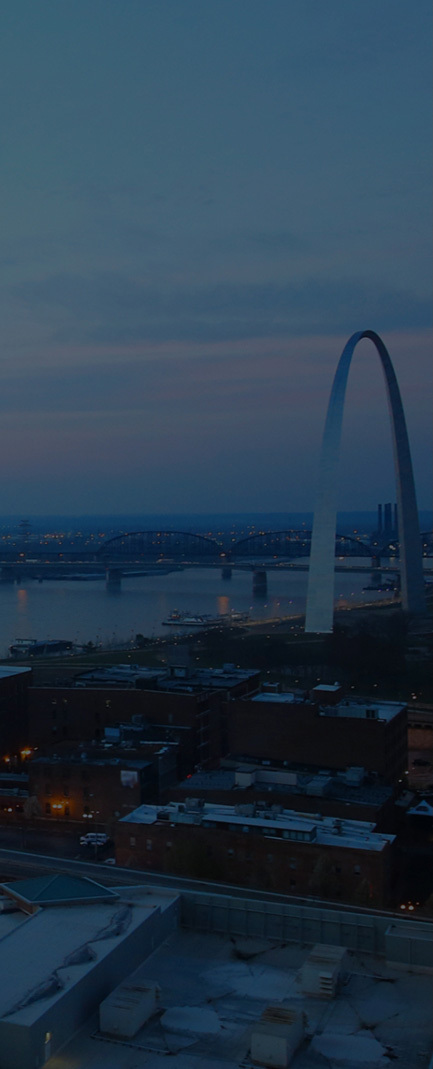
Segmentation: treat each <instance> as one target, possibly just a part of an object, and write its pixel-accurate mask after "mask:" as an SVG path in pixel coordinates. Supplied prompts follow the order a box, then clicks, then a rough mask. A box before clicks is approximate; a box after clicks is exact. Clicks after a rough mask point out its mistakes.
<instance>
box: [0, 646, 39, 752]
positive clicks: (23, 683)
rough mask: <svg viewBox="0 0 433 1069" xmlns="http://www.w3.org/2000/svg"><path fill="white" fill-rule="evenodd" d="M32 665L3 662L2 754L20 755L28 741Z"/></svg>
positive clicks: (0, 693) (0, 677)
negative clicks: (22, 665)
mask: <svg viewBox="0 0 433 1069" xmlns="http://www.w3.org/2000/svg"><path fill="white" fill-rule="evenodd" d="M31 678H32V670H31V668H17V667H15V666H14V667H9V665H0V757H2V758H5V757H15V756H18V755H19V753H20V750H23V749H24V748H26V747H28V745H29V721H28V694H29V684H30V682H31Z"/></svg>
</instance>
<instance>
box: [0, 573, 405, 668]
mask: <svg viewBox="0 0 433 1069" xmlns="http://www.w3.org/2000/svg"><path fill="white" fill-rule="evenodd" d="M363 563H365V562H363ZM267 576H268V581H267V594H266V595H265V596H263V595H253V592H252V574H251V572H250V571H241V570H236V569H233V572H232V578H231V579H223V578H222V575H221V571H220V569H219V568H185V570H183V571H173V572H170V573H169V574H166V575H160V576H154V575H148V576H142V577H139V578H124V579H122V583H121V586H120V588H107V586H106V584H105V582H104V580H95V581H89V582H87V581H86V582H70V581H63V580H52V581H46V582H43V583H39V582H37V581H33V580H29V581H26V582H21V583H19V584H16V583H1V584H0V657H5V656H7V652H8V647H9V645H10V644H11V642H13V641H15V640H16V639H23V638H35V639H39V640H45V639H59V638H62V639H69V640H72V641H73V642H75V643H78V644H81V643H85V642H89V641H91V642H94V643H98V644H99V643H102V644H103V645H104V646H108V647H110V646H112V647H114V646H116V645H117V644H120V643H124V642H125V643H126V642H132V641H133V639H134V636H135V635H136V634H137V633H139V632H141V634H143V635H145V636H148V637H151V636H153V635H162V634H164V633H165V634H166V635H167V634H170V632H172V631H173V628H167V627H164V626H163V623H162V621H163V620H164V619H165V618H166V617H167V616H168V614H169V613H170V612H172V611H173V610H174V609H179V610H180V611H188V612H195V613H209V614H212V615H217V614H223V613H229V612H230V610H231V609H233V610H235V611H241V612H249V613H250V616H251V619H253V620H266V619H271V618H275V617H280V616H290V615H292V614H293V615H296V614H298V613H303V612H304V611H305V598H306V589H307V572H306V571H288V570H283V569H275V570H269V571H268V573H267ZM368 576H369V573H368V572H367V573H366V574H364V575H362V574H360V573H356V572H348V574H347V575H346V574H344V573H341V572H337V573H336V582H335V595H336V604H337V605H340V606H342V605H348V606H350V605H354V604H359V603H360V602H363V601H370V602H371V601H376V600H378V599H380V598H385V597H389V596H390V595H386V594H378V593H375V592H372V591H368V592H365V593H363V592H362V587H363V586H364V584H365V583H368V581H369V579H368Z"/></svg>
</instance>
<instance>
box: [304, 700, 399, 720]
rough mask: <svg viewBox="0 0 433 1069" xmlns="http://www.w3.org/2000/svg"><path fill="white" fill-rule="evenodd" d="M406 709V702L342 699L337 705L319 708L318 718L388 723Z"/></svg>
mask: <svg viewBox="0 0 433 1069" xmlns="http://www.w3.org/2000/svg"><path fill="white" fill-rule="evenodd" d="M406 708H407V703H406V702H384V701H378V702H376V701H371V702H370V701H356V699H352V700H351V699H348V698H344V700H343V701H342V702H338V704H337V705H326V706H324V707H323V706H321V708H320V712H319V715H320V716H330V717H331V716H340V717H348V718H353V719H366V720H385V721H386V722H387V723H389V722H390V721H391V720H393V719H394V717H395V716H397V715H398V714H399V713H402V712H404V710H405V709H406Z"/></svg>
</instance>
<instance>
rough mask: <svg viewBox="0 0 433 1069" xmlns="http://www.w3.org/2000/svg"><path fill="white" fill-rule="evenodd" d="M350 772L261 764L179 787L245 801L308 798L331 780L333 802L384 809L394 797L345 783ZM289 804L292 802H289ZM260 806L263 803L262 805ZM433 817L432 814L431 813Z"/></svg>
mask: <svg viewBox="0 0 433 1069" xmlns="http://www.w3.org/2000/svg"><path fill="white" fill-rule="evenodd" d="M274 772H275V773H276V776H275V779H274V780H272V779H270V778H267V779H260V773H265V774H266V773H268V774H269V773H271V774H272V773H274ZM238 773H241V774H242V773H246V774H248V773H253V775H254V776H257V778H255V780H254V782H253V784H252V785H251V786H249V785H247V786H243V785H240V784H238V783H237V782H236V776H237V774H238ZM279 773H287V776H289V775H290V773H295V775H296V783H284V782H282V783H281V782H280V781H279V779H278V774H279ZM346 775H347V772H346V771H344V772H340V771H338V772H337V771H336V770H335V769H327V770H326V775H323V773H322V771H321V772H320V775H318V769H317V768H316V767H311V768H308V767H307V766H300V765H296V763H293V764H290V763H289V764H288V765H286V766H285V767H284V768H283V767H275V765H262V764H259V763H256V764H253V763H248V764H244V763H241V762H239V764H238V765H237V766H235V767H233V768H217V769H206V770H204V771H202V772H194V773H193V774H192V775H191V776H189V777H188V778H187V779H184V780H182V782H181V783H180V784H179V785H178V787H180V788H181V789H182V790H185V791H187V790H188V791H189V792H190V793H191V792H194V791H196V790H197V791H231V790H232V791H234V792H235V794H236V796H237V795H238V794H239V795H240V797H242V794H243V793H244V791H246V790H247V791H254V792H256V793H258V792H260V791H262V792H263V793H266V794H268V793H269V794H284V795H291V794H297V795H299V794H300V795H302V794H303V795H306V796H308V794H309V788H310V787H311V785H312V784H313V782H314V783H317V782H321V781H322V779H325V780H326V779H330V781H331V786H330V790H329V793H328V794H326V798H327V799H330V800H334V801H335V800H341V801H344V802H348V803H351V802H353V803H356V804H360V805H384V803H385V802H387V801H388V799H389V798H391V797H392V793H393V789H392V787H390V786H388V785H387V784H382V783H376V782H374V783H364V782H363V783H360V784H359V785H357V784H353V785H352V784H348V783H346V782H345V781H344V780H343V778H342V777H343V776H346ZM287 801H288V803H289V804H290V802H289V799H287ZM259 804H260V803H259ZM432 813H433V810H432Z"/></svg>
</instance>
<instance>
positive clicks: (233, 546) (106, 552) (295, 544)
mask: <svg viewBox="0 0 433 1069" xmlns="http://www.w3.org/2000/svg"><path fill="white" fill-rule="evenodd" d="M310 545H311V531H305V530H302V531H260V532H258V533H256V534H252V535H249V536H248V537H246V538H241V539H236V538H234V537H233V538H231V539H230V541H227V540H224V541H218V540H217V539H215V538H211V537H210V536H208V535H200V534H192V533H190V532H187V531H133V532H131V533H130V534H123V535H118V536H116V537H115V538H111V539H110V540H109V541H107V542H105V543H104V545H103V546H101V547H100V549H99V550H98V553H97V559H98V560H100V561H105V560H109V561H110V562H112V561H119V563H122V562H125V563H126V562H127V561H131V562H132V561H141V560H143V561H144V560H145V561H154V562H156V561H164V560H167V561H176V562H183V561H185V562H189V561H197V562H202V561H203V562H204V561H209V562H214V563H222V564H224V563H226V564H236V563H238V562H241V561H251V560H267V561H272V560H293V559H295V558H298V557H308V556H309V554H310ZM335 553H336V556H338V557H340V556H341V557H343V556H356V557H371V555H372V551H371V548H370V547H369V546H368V545H366V544H365V543H363V542H362V541H358V540H357V539H354V538H348V537H347V536H345V535H337V538H336V542H335Z"/></svg>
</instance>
